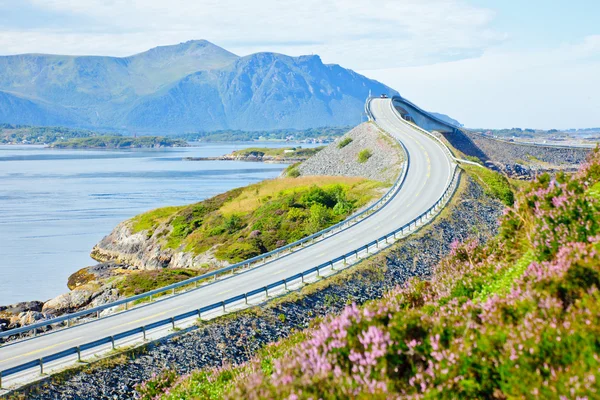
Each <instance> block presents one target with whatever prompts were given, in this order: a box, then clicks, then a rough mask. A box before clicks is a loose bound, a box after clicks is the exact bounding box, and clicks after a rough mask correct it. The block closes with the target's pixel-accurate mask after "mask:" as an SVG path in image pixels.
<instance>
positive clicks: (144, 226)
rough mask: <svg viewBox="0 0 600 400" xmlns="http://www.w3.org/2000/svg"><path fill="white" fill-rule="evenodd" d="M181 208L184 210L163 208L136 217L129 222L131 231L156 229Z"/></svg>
mask: <svg viewBox="0 0 600 400" xmlns="http://www.w3.org/2000/svg"><path fill="white" fill-rule="evenodd" d="M183 208H185V206H181V207H163V208H157V209H156V210H152V211H148V212H146V213H144V214H140V215H137V216H135V217H133V219H132V220H131V222H132V225H131V226H132V228H133V231H134V232H135V233H137V232H141V231H145V230H151V229H152V228H153V227H156V226H157V225H158V224H159V223H161V222H163V221H164V220H166V219H169V218H170V217H171V216H173V215H174V214H175V213H176V212H178V211H179V210H181V209H183Z"/></svg>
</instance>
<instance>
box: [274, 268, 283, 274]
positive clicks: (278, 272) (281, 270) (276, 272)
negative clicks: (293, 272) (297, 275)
mask: <svg viewBox="0 0 600 400" xmlns="http://www.w3.org/2000/svg"><path fill="white" fill-rule="evenodd" d="M285 271H286V270H285V268H284V269H280V270H279V271H275V272H273V273H272V274H271V275H279V274H281V273H283V272H285Z"/></svg>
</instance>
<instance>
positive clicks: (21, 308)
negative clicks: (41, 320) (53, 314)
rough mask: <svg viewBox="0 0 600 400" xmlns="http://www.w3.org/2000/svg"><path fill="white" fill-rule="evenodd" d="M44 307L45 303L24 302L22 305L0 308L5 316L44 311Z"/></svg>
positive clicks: (16, 304)
mask: <svg viewBox="0 0 600 400" xmlns="http://www.w3.org/2000/svg"><path fill="white" fill-rule="evenodd" d="M43 305H44V303H43V302H41V301H24V302H21V303H15V304H11V305H9V306H3V307H0V312H2V313H3V314H12V315H17V314H20V313H23V312H27V311H42V306H43Z"/></svg>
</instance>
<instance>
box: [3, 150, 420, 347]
mask: <svg viewBox="0 0 600 400" xmlns="http://www.w3.org/2000/svg"><path fill="white" fill-rule="evenodd" d="M400 144H401V146H402V149H403V151H404V153H405V154H406V157H407V162H405V163H404V165H403V168H402V172H401V173H400V176H399V177H398V179H397V180H396V182H394V185H393V186H392V187H391V188H390V189H389V190H388V191H387V192H386V194H385V195H384V196H382V197H381V198H380V199H379V200H377V201H376V202H375V203H373V204H372V205H371V206H369V207H368V208H366V209H364V210H363V211H361V212H359V213H357V214H354V215H352V216H351V217H349V218H347V219H345V220H344V221H341V222H339V223H337V224H335V225H332V226H330V227H329V228H326V229H323V230H321V231H319V232H317V233H314V234H312V235H310V236H307V237H305V238H303V239H300V240H298V241H296V242H293V243H290V244H288V245H286V246H283V247H280V248H278V249H275V250H273V251H270V252H268V253H264V254H261V255H259V256H256V257H253V258H250V259H248V260H245V261H242V262H239V263H236V264H233V265H230V266H227V267H224V268H220V269H218V270H215V271H211V272H208V273H206V274H202V275H199V276H196V277H193V278H190V279H186V280H184V281H181V282H177V283H174V284H171V285H168V286H164V287H161V288H158V289H154V290H151V291H148V292H145V293H141V294H139V295H135V296H131V297H127V298H125V299H121V300H117V301H114V302H111V303H107V304H103V305H100V306H97V307H93V308H89V309H87V310H82V311H78V312H75V313H70V314H67V315H63V316H60V317H56V318H52V319H48V320H44V321H41V322H38V323H35V324H30V325H26V326H23V327H21V328H16V329H10V330H7V331H4V332H0V339H2V338H6V337H10V336H15V335H20V334H22V333H26V332H30V331H33V332H34V335H35V334H37V330H38V329H40V330H42V329H44V328H46V327H48V326H51V325H57V324H60V323H64V322H66V325H67V326H66V327H67V328H69V327H71V326H72V324H71V321H72V320H75V319H78V318H82V317H89V316H93V315H96V318H100V313H101V312H102V311H104V310H107V309H110V308H115V307H119V306H123V305H124V306H125V310H123V311H129V310H130V309H129V308H128V304H129V303H133V302H138V301H140V300H144V299H146V298H149V299H150V301H152V300H153V298H154V296H156V295H159V294H162V293H165V292H168V291H171V292H172V293H173V294H175V291H176V289H178V288H181V287H184V286H190V285H195V287H194V289H195V288H198V287H199V282H200V281H203V280H206V279H210V278H213V279H215V280H216V278H217V276H218V275H222V274H225V273H231V274H233V273H235V271H236V270H242V269H243V270H248V269H249V268H250V267H251V266H252V264H255V263H260V262H261V261H262V264H259V265H258V266H256V268H258V267H261V266H263V265H265V264H266V263H267V259H268V258H270V257H272V258H273V259H279V258H281V257H282V256H284V255H288V254H291V253H293V252H294V248H295V247H301V248H302V247H304V246H305V244H309V245H312V244H314V243H316V242H317V241H316V239H317V238H319V237H321V240H322V239H325V238H327V237H331V236H333V235H334V234H336V233H339V232H341V231H343V230H346V229H348V228H349V227H351V226H354V225H356V224H358V223H360V222H361V221H363V220H364V219H365V218H366V217H368V216H370V215H372V214H374V213H375V212H377V211H379V210H380V209H381V208H382V207H384V206H385V205H386V204H387V203H388V202H389V200H391V199H392V198H393V197H394V196H395V195H396V193H398V191H399V190H400V189H401V188H402V186H403V185H404V180H405V178H406V174H407V171H408V168H409V162H408V152H407V151H406V148H405V147H404V145H403V144H402V143H400ZM328 235H329V236H328ZM284 253H286V254H284Z"/></svg>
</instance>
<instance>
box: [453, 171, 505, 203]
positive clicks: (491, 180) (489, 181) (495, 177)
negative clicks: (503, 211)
mask: <svg viewBox="0 0 600 400" xmlns="http://www.w3.org/2000/svg"><path fill="white" fill-rule="evenodd" d="M461 168H462V169H464V171H465V172H466V173H467V174H469V176H471V177H472V178H473V179H475V180H476V181H477V182H478V183H479V184H481V186H482V187H483V189H484V191H485V193H486V194H488V195H489V196H493V197H496V198H497V199H499V200H500V201H502V202H503V203H504V204H505V205H507V206H511V205H512V204H513V203H514V201H515V194H514V192H513V189H512V187H511V184H510V182H509V181H508V179H506V177H505V176H504V175H502V174H500V173H498V172H495V171H492V170H490V169H487V168H482V167H477V166H474V165H461Z"/></svg>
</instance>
